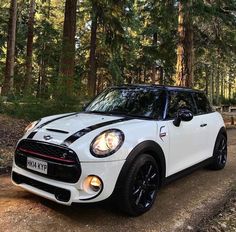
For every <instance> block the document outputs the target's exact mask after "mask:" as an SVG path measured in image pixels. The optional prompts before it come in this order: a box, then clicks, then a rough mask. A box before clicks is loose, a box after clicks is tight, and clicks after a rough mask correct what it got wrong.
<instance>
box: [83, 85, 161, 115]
mask: <svg viewBox="0 0 236 232" xmlns="http://www.w3.org/2000/svg"><path fill="white" fill-rule="evenodd" d="M163 105H164V104H163V90H160V89H157V88H139V87H137V88H111V89H107V90H105V91H104V92H102V93H101V94H100V95H98V96H97V97H96V98H95V100H94V101H92V102H91V103H90V104H89V106H88V107H87V108H86V110H85V112H87V113H104V114H115V115H116V114H117V115H127V116H136V117H147V118H158V119H159V118H160V117H161V116H162V112H163Z"/></svg>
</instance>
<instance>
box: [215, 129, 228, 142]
mask: <svg viewBox="0 0 236 232" xmlns="http://www.w3.org/2000/svg"><path fill="white" fill-rule="evenodd" d="M219 134H223V135H224V136H225V138H226V141H227V131H226V128H225V127H224V126H222V127H221V128H220V130H219V132H218V134H217V137H218V135H219ZM217 137H216V138H217Z"/></svg>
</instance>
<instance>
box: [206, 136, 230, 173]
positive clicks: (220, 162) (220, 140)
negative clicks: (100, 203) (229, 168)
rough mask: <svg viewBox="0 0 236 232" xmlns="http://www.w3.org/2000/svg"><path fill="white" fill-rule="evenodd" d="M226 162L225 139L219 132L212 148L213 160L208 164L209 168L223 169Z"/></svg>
mask: <svg viewBox="0 0 236 232" xmlns="http://www.w3.org/2000/svg"><path fill="white" fill-rule="evenodd" d="M226 162H227V139H226V137H225V136H224V135H223V134H219V135H218V137H217V139H216V143H215V148H214V154H213V162H212V164H211V165H210V168H211V169H214V170H220V169H223V168H224V167H225V165H226Z"/></svg>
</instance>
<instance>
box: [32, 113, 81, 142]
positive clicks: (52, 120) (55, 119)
mask: <svg viewBox="0 0 236 232" xmlns="http://www.w3.org/2000/svg"><path fill="white" fill-rule="evenodd" d="M76 114H78V113H72V114H67V115H64V116H61V117H58V118H54V119H51V120H49V121H47V122H45V123H42V124H41V125H40V126H38V127H36V128H35V129H34V131H32V132H31V133H30V134H29V135H28V137H27V139H32V138H33V137H34V136H35V134H37V132H38V129H40V128H42V127H44V126H46V125H48V124H49V123H51V122H54V121H57V120H59V119H62V118H66V117H70V116H73V115H76Z"/></svg>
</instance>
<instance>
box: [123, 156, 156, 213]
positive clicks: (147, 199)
mask: <svg viewBox="0 0 236 232" xmlns="http://www.w3.org/2000/svg"><path fill="white" fill-rule="evenodd" d="M159 181H160V180H159V170H158V165H157V163H156V161H155V159H154V158H153V157H152V156H150V155H148V154H142V155H139V156H138V157H137V159H136V160H135V161H134V163H133V164H132V166H131V168H130V169H129V171H128V173H127V176H126V179H125V180H124V183H123V187H122V189H121V204H122V206H121V207H122V210H124V211H125V212H126V213H128V214H129V215H130V216H138V215H141V214H143V213H145V212H147V211H148V210H149V209H150V208H151V207H152V205H153V203H154V201H155V199H156V195H157V191H158V187H159Z"/></svg>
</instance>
